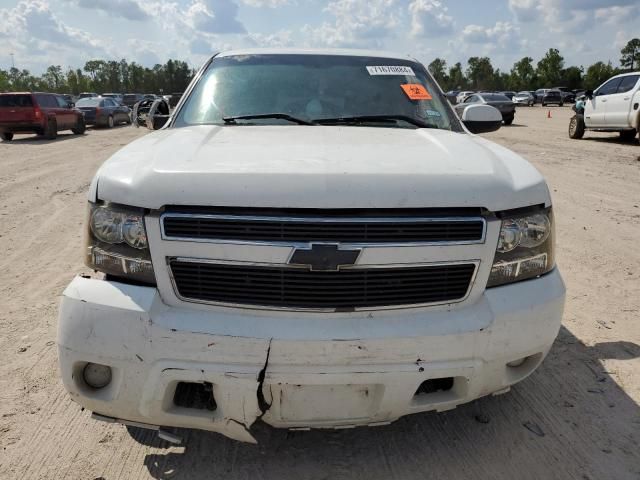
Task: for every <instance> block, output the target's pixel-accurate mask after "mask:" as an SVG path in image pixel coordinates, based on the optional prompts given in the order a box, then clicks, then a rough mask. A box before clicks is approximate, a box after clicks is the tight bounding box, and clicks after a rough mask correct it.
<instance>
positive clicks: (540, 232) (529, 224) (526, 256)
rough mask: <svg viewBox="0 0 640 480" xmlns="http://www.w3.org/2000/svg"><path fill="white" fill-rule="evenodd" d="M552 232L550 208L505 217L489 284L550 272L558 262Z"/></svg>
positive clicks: (515, 280) (495, 284)
mask: <svg viewBox="0 0 640 480" xmlns="http://www.w3.org/2000/svg"><path fill="white" fill-rule="evenodd" d="M553 233H554V231H553V212H552V210H551V208H547V209H541V210H540V211H537V212H532V213H529V214H524V215H517V216H516V215H514V216H505V217H503V218H502V224H501V227H500V237H499V239H498V246H497V248H496V254H495V257H494V260H493V266H492V267H491V274H490V275H489V281H488V283H487V287H495V286H497V285H504V284H505V283H511V282H517V281H519V280H525V279H528V278H534V277H538V276H540V275H542V274H544V273H547V272H549V271H551V270H552V269H553V267H554V265H555V260H554V252H553V249H554V235H553Z"/></svg>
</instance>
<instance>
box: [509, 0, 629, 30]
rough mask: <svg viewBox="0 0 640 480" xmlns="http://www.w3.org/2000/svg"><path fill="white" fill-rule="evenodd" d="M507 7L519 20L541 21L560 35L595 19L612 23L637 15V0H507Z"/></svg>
mask: <svg viewBox="0 0 640 480" xmlns="http://www.w3.org/2000/svg"><path fill="white" fill-rule="evenodd" d="M509 9H510V10H511V11H512V12H513V13H514V15H515V16H516V18H517V19H518V20H519V21H520V22H523V23H529V22H533V21H540V20H541V21H543V22H544V25H545V26H546V27H547V28H549V29H551V30H552V31H554V32H557V33H561V34H566V33H573V34H578V33H583V32H585V31H586V30H587V29H589V28H590V27H592V26H593V25H594V24H595V22H596V21H597V22H598V24H602V23H603V22H604V23H606V24H608V25H616V24H617V23H619V22H629V21H631V20H633V19H635V18H637V17H638V16H639V15H640V6H639V4H638V0H509Z"/></svg>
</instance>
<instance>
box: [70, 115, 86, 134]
mask: <svg viewBox="0 0 640 480" xmlns="http://www.w3.org/2000/svg"><path fill="white" fill-rule="evenodd" d="M86 130H87V125H86V123H84V117H83V118H79V119H78V123H77V124H76V126H75V128H72V129H71V131H72V132H73V133H75V134H76V135H82V134H84V132H85V131H86Z"/></svg>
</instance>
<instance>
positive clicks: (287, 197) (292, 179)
mask: <svg viewBox="0 0 640 480" xmlns="http://www.w3.org/2000/svg"><path fill="white" fill-rule="evenodd" d="M96 198H97V199H100V200H105V201H110V202H116V203H120V204H125V205H132V206H136V207H145V208H150V209H158V208H160V207H162V206H164V205H194V206H195V205H202V206H234V207H275V208H286V207H288V208H292V207H293V208H324V209H329V208H424V207H484V208H487V209H489V210H492V211H497V210H506V209H512V208H518V207H523V206H529V205H534V204H549V203H550V200H549V193H548V190H547V187H546V184H545V182H544V180H543V178H542V176H541V175H540V174H539V173H538V171H537V170H536V169H535V168H534V167H533V166H532V165H530V164H529V163H528V162H527V161H525V160H524V159H522V158H521V157H519V156H518V155H516V154H514V153H513V152H511V151H509V150H507V149H505V148H503V147H501V146H499V145H496V144H494V143H492V142H489V141H488V140H485V139H483V138H481V137H477V136H473V135H470V134H466V133H453V132H449V131H444V130H435V129H400V128H372V127H341V126H317V127H316V126H310V127H308V126H296V125H292V126H227V127H220V126H194V127H183V128H170V129H166V130H159V131H156V132H153V133H150V134H148V135H145V136H144V137H142V138H140V139H138V140H136V141H134V142H132V143H131V144H129V145H127V146H126V147H124V148H122V149H121V150H120V151H118V152H117V153H116V154H115V155H113V156H112V157H111V158H110V159H109V160H107V161H106V162H105V163H104V164H103V166H102V167H101V168H100V170H99V171H98V173H97V174H96V178H95V179H94V182H93V184H92V188H91V190H90V199H91V200H95V199H96Z"/></svg>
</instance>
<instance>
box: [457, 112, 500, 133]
mask: <svg viewBox="0 0 640 480" xmlns="http://www.w3.org/2000/svg"><path fill="white" fill-rule="evenodd" d="M460 119H461V120H462V123H464V126H465V127H467V130H469V131H470V132H471V133H487V132H494V131H496V130H498V129H499V128H500V127H501V126H502V114H501V113H500V111H499V110H498V109H497V108H494V107H492V106H491V105H469V106H468V107H465V109H464V111H463V112H462V115H461V116H460Z"/></svg>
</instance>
